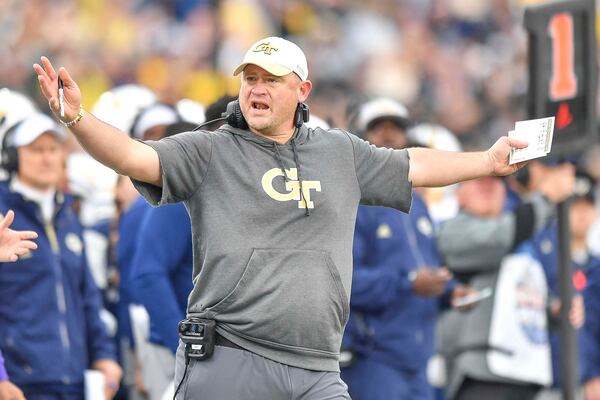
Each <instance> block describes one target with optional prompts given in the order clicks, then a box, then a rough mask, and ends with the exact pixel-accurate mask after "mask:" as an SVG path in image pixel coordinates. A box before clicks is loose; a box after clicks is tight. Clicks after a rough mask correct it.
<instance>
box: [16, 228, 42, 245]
mask: <svg viewBox="0 0 600 400" xmlns="http://www.w3.org/2000/svg"><path fill="white" fill-rule="evenodd" d="M37 237H38V234H37V233H36V232H34V231H23V232H20V233H19V239H21V240H30V239H37ZM31 243H33V242H31Z"/></svg>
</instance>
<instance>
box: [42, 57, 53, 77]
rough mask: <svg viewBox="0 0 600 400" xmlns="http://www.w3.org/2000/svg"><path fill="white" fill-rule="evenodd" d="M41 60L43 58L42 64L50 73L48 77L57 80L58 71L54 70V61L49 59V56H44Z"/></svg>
mask: <svg viewBox="0 0 600 400" xmlns="http://www.w3.org/2000/svg"><path fill="white" fill-rule="evenodd" d="M41 60H42V66H43V67H44V70H45V71H46V73H47V74H48V77H49V78H50V79H51V80H55V79H56V78H57V75H56V71H55V70H54V67H53V66H52V63H51V62H50V60H48V58H47V57H45V56H42V58H41Z"/></svg>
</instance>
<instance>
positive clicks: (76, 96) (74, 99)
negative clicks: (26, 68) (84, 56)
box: [33, 57, 81, 122]
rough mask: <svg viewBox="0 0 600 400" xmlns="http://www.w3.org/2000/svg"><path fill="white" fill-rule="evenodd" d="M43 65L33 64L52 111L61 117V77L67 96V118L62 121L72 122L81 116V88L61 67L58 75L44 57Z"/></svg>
mask: <svg viewBox="0 0 600 400" xmlns="http://www.w3.org/2000/svg"><path fill="white" fill-rule="evenodd" d="M41 64H42V65H40V64H33V69H34V71H35V73H36V74H37V76H38V82H39V84H40V88H41V89H42V93H43V94H44V96H45V97H46V99H47V100H48V105H49V106H50V109H51V110H52V112H53V113H54V115H56V116H60V103H59V100H58V76H59V75H60V78H61V79H62V81H63V84H64V86H63V88H64V96H65V116H64V118H61V119H62V120H63V121H64V122H68V121H72V120H73V119H75V117H76V116H77V114H79V106H80V105H81V91H80V90H79V86H77V84H76V83H75V81H74V80H73V79H72V78H71V75H69V72H68V71H67V70H66V69H65V68H62V67H61V68H60V69H59V70H58V73H57V72H56V71H55V70H54V67H53V66H52V63H51V62H50V60H48V58H46V57H42V58H41Z"/></svg>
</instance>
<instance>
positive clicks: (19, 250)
mask: <svg viewBox="0 0 600 400" xmlns="http://www.w3.org/2000/svg"><path fill="white" fill-rule="evenodd" d="M27 254H29V249H28V248H26V247H18V248H17V249H16V250H15V251H14V254H13V255H17V256H25V255H27Z"/></svg>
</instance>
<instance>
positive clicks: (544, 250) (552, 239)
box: [532, 223, 600, 387]
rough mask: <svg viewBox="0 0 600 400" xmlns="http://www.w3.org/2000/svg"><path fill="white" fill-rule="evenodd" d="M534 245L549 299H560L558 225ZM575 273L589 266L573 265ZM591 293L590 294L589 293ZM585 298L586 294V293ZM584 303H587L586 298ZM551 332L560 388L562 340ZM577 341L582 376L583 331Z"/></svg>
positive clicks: (554, 369)
mask: <svg viewBox="0 0 600 400" xmlns="http://www.w3.org/2000/svg"><path fill="white" fill-rule="evenodd" d="M532 243H533V246H534V250H535V251H534V252H535V257H536V258H537V259H538V260H539V261H540V262H541V263H542V265H543V267H544V272H545V273H546V280H547V281H548V290H549V293H548V297H549V298H558V297H559V285H558V283H559V282H558V230H557V225H556V223H553V224H551V225H549V226H548V227H547V228H546V229H544V230H543V231H541V232H540V233H538V234H537V235H536V236H534V237H533V239H532ZM572 267H573V270H574V271H581V272H583V273H585V271H586V270H587V268H588V266H587V265H576V264H575V263H573V266H572ZM588 293H589V292H588ZM584 296H585V292H584ZM584 302H587V301H586V300H585V297H584ZM585 314H586V315H585V317H586V319H587V318H592V319H593V318H600V316H594V315H590V313H588V312H587V311H586V313H585ZM551 328H553V329H551V331H550V349H551V352H552V376H553V383H552V386H553V387H560V376H561V374H560V340H559V334H558V333H559V330H558V329H557V327H553V326H551ZM577 339H578V342H579V365H580V368H579V372H580V375H581V372H582V369H583V360H584V357H585V354H586V352H587V350H586V349H585V342H584V341H583V340H582V330H579V331H578V332H577Z"/></svg>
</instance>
